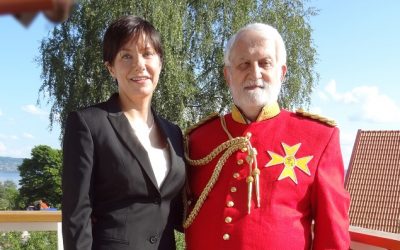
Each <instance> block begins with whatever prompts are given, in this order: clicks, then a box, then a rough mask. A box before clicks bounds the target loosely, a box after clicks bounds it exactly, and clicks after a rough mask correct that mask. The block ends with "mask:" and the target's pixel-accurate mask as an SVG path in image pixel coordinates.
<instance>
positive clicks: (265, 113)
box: [231, 102, 281, 124]
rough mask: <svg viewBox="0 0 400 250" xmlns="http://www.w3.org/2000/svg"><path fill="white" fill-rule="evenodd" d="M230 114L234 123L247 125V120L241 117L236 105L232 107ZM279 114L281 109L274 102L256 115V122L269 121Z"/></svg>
mask: <svg viewBox="0 0 400 250" xmlns="http://www.w3.org/2000/svg"><path fill="white" fill-rule="evenodd" d="M231 112H232V118H233V120H234V121H236V122H238V123H242V124H247V123H248V122H247V119H246V118H245V117H244V116H243V114H242V112H240V110H239V109H238V107H236V105H232V108H231ZM280 112H281V109H280V108H279V104H278V103H277V102H274V103H273V104H271V105H265V106H264V107H263V109H262V110H261V112H260V114H259V115H258V117H257V120H256V122H260V121H264V120H267V119H271V118H272V117H275V116H277V115H278V114H279V113H280Z"/></svg>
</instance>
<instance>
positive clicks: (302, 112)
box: [296, 109, 337, 127]
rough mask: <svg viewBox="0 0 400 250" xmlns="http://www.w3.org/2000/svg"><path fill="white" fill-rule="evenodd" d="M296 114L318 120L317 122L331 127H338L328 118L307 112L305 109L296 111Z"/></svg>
mask: <svg viewBox="0 0 400 250" xmlns="http://www.w3.org/2000/svg"><path fill="white" fill-rule="evenodd" d="M296 114H299V115H301V116H304V117H308V118H311V119H314V120H317V121H319V122H322V123H324V124H327V125H328V126H331V127H335V126H336V125H337V124H336V122H335V121H334V120H331V119H328V118H326V117H323V116H320V115H317V114H313V113H309V112H306V111H304V110H303V109H298V110H296Z"/></svg>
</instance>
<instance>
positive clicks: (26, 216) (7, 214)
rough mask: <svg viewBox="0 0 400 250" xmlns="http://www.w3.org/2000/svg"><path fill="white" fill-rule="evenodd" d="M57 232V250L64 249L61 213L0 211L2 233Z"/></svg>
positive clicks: (0, 229) (0, 230)
mask: <svg viewBox="0 0 400 250" xmlns="http://www.w3.org/2000/svg"><path fill="white" fill-rule="evenodd" d="M10 231H20V232H22V231H57V249H58V250H62V249H63V242H62V233H61V212H60V211H0V232H10Z"/></svg>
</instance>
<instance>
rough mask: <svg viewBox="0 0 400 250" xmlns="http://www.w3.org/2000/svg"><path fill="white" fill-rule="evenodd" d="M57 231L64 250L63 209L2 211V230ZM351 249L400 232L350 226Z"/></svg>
mask: <svg viewBox="0 0 400 250" xmlns="http://www.w3.org/2000/svg"><path fill="white" fill-rule="evenodd" d="M9 231H57V238H58V242H57V245H58V250H63V242H62V233H61V211H0V232H9ZM349 232H350V237H351V249H353V250H367V249H371V250H372V249H376V250H378V249H390V250H398V249H400V234H393V233H386V232H382V231H375V230H369V229H365V228H360V227H354V226H350V230H349Z"/></svg>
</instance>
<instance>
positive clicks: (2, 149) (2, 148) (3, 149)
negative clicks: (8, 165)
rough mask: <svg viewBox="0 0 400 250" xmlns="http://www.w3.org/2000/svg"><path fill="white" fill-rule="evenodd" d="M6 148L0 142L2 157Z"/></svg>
mask: <svg viewBox="0 0 400 250" xmlns="http://www.w3.org/2000/svg"><path fill="white" fill-rule="evenodd" d="M6 150H7V149H6V146H5V145H4V144H3V143H2V142H0V155H4V152H6Z"/></svg>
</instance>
